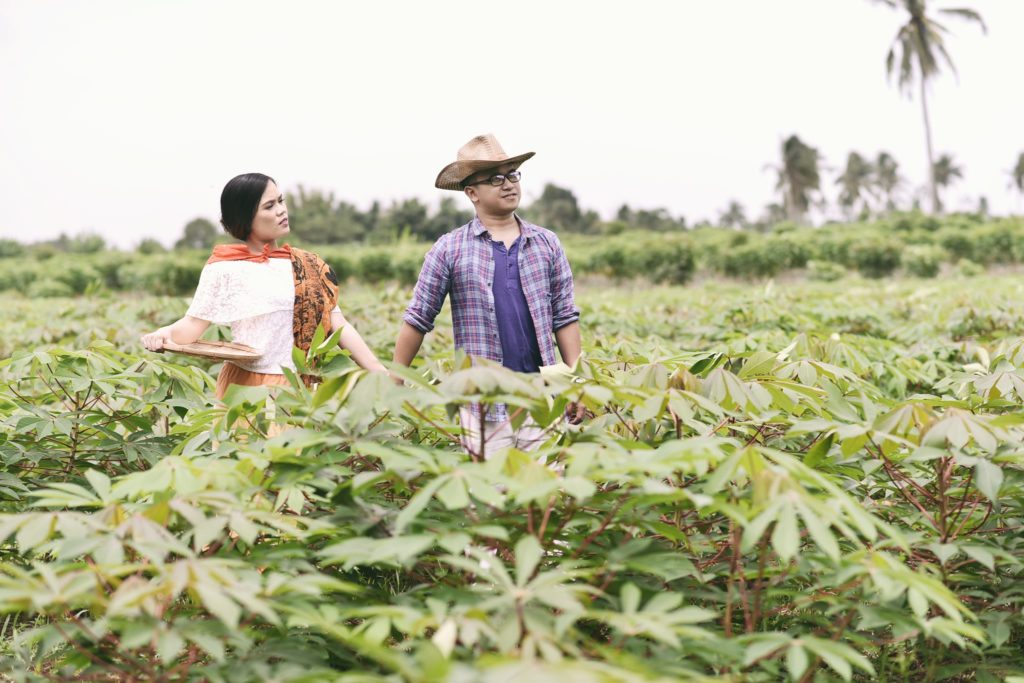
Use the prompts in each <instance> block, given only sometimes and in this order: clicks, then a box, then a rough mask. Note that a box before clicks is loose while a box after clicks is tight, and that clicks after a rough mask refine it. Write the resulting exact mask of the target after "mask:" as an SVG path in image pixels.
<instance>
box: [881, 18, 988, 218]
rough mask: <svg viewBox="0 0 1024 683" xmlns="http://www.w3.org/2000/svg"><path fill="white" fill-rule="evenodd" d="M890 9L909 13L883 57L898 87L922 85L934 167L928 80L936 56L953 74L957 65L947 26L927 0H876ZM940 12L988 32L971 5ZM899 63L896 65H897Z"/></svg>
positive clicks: (935, 194)
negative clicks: (948, 47) (933, 13)
mask: <svg viewBox="0 0 1024 683" xmlns="http://www.w3.org/2000/svg"><path fill="white" fill-rule="evenodd" d="M875 1H876V2H881V3H884V4H886V5H888V6H889V7H892V8H893V9H899V8H902V9H904V10H906V11H907V13H908V14H909V15H910V16H909V18H908V19H907V23H906V24H904V25H903V26H902V27H901V28H900V30H899V32H898V33H897V34H896V39H895V40H894V41H893V44H892V47H891V48H890V49H889V55H888V57H887V58H886V61H885V65H886V70H887V71H888V73H889V77H890V78H892V74H893V71H896V70H897V69H898V71H899V88H900V90H902V91H904V92H905V93H907V94H908V95H909V94H910V90H911V87H912V86H913V83H914V79H915V78H916V79H917V81H918V83H919V85H920V87H921V111H922V113H923V114H924V136H925V146H926V148H927V151H928V168H929V169H934V168H935V163H936V162H935V158H934V154H933V153H932V125H931V121H930V120H929V118H928V88H927V86H928V81H929V79H931V78H934V77H935V76H937V75H938V74H939V58H940V57H941V59H942V61H944V62H945V63H946V64H947V65H948V66H949V68H950V70H952V71H953V74H954V75H955V74H956V67H955V66H954V65H953V60H952V58H951V57H950V56H949V52H948V51H947V50H946V45H945V43H944V42H943V36H944V35H948V34H949V29H947V28H946V27H945V26H943V25H942V24H940V23H939V22H937V21H935V19H933V18H932V17H931V16H929V15H928V14H927V13H926V12H927V8H926V3H927V0H875ZM938 12H939V14H942V15H946V16H953V17H959V18H961V19H967V20H969V21H976V22H978V24H980V25H981V30H982V31H983V32H986V33H987V32H988V29H987V28H986V26H985V22H984V20H983V19H982V18H981V15H980V14H978V13H977V12H976V11H974V10H972V9H964V8H959V9H940V10H938ZM897 64H898V66H897ZM936 186H937V183H936V181H935V177H934V175H933V176H932V177H930V178H928V187H929V190H930V192H931V198H932V207H933V209H934V210H935V211H936V212H938V211H939V210H940V208H939V207H940V204H939V191H938V189H937V187H936Z"/></svg>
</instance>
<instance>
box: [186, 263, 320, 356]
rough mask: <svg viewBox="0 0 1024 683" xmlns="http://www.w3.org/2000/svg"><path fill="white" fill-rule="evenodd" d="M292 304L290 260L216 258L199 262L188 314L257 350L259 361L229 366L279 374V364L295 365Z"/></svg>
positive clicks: (292, 283)
mask: <svg viewBox="0 0 1024 683" xmlns="http://www.w3.org/2000/svg"><path fill="white" fill-rule="evenodd" d="M294 308H295V283H294V281H293V280H292V262H291V260H290V259H284V258H272V259H268V260H267V261H266V262H264V263H256V262H253V261H219V262H217V263H210V264H207V265H206V266H204V267H203V272H202V274H201V275H200V276H199V286H198V287H197V288H196V294H195V296H194V297H193V298H192V304H191V305H190V306H189V308H188V315H190V316H192V317H193V318H199V319H200V320H208V321H210V322H211V323H214V324H217V325H231V338H232V340H234V341H235V342H238V343H239V344H246V345H248V346H252V347H253V348H257V349H260V350H261V351H262V352H263V356H262V357H261V358H260V359H259V360H256V361H253V362H252V363H242V362H239V361H232V362H234V363H235V365H238V366H239V367H241V368H243V369H245V370H249V371H250V372H261V373H266V374H274V375H280V374H282V370H281V368H289V369H291V370H294V369H295V363H294V362H293V361H292V347H293V345H294V342H293V337H292V315H293V312H294ZM334 310H336V311H337V310H339V309H338V307H335V308H334Z"/></svg>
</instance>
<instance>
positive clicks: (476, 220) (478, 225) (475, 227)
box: [469, 213, 537, 242]
mask: <svg viewBox="0 0 1024 683" xmlns="http://www.w3.org/2000/svg"><path fill="white" fill-rule="evenodd" d="M512 215H513V216H514V217H515V219H516V222H517V223H519V232H520V233H521V234H522V237H523V241H524V242H525V241H526V240H528V239H530V238H531V237H533V236H534V235H535V234H536V233H537V228H536V226H534V225H533V224H532V223H530V222H529V221H526V220H523V218H522V217H520V215H519V214H517V213H515V214H512ZM469 229H470V230H472V231H473V236H474V237H479V236H480V235H482V234H484V233H485V232H487V228H486V227H484V224H483V223H482V222H481V221H480V217H479V216H473V220H472V222H470V224H469Z"/></svg>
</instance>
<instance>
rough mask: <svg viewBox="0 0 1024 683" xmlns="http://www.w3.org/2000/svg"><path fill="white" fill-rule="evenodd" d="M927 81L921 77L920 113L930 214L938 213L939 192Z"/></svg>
mask: <svg viewBox="0 0 1024 683" xmlns="http://www.w3.org/2000/svg"><path fill="white" fill-rule="evenodd" d="M927 86H928V79H927V78H925V77H924V76H922V77H921V111H922V112H923V113H924V142H925V147H926V148H927V150H928V192H929V194H930V195H931V198H932V212H933V213H940V212H941V211H942V205H941V204H940V203H939V190H938V188H937V187H936V186H935V154H934V153H933V152H932V124H931V121H930V120H929V119H928V89H927Z"/></svg>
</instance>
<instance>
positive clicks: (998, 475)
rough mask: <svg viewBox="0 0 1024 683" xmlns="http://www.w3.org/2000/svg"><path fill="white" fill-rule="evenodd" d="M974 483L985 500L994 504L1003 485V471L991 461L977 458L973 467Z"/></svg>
mask: <svg viewBox="0 0 1024 683" xmlns="http://www.w3.org/2000/svg"><path fill="white" fill-rule="evenodd" d="M974 483H975V485H976V486H977V487H978V490H979V491H981V492H982V494H983V495H984V496H985V497H986V498H988V499H989V500H990V501H992V502H993V503H995V502H997V501H998V499H999V487H1000V486H1002V483H1003V469H1002V468H1001V467H999V465H996V464H995V463H993V462H992V461H991V460H986V459H985V458H978V464H976V465H975V466H974Z"/></svg>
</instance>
